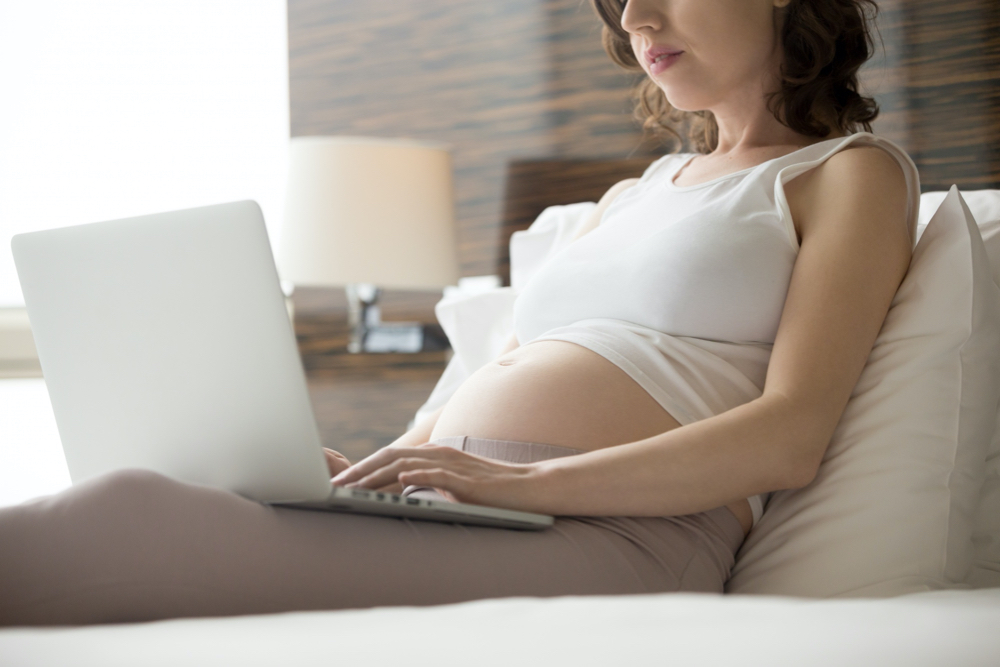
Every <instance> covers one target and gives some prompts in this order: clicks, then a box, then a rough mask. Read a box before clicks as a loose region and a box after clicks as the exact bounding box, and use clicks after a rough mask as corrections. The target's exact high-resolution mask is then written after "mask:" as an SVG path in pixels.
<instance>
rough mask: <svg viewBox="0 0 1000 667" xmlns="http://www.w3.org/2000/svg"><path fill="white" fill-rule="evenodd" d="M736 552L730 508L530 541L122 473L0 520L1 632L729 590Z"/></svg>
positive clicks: (563, 526) (571, 527)
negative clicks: (270, 502) (264, 501)
mask: <svg viewBox="0 0 1000 667" xmlns="http://www.w3.org/2000/svg"><path fill="white" fill-rule="evenodd" d="M727 522H728V523H727ZM737 533H739V534H738V537H737ZM740 541H742V531H740V529H739V524H738V522H737V521H736V519H735V518H734V517H732V515H731V513H728V512H726V511H725V510H724V509H722V508H720V509H719V510H713V511H712V512H706V513H703V514H698V515H692V516H690V517H675V518H671V519H629V518H607V519H601V518H581V519H559V520H557V522H556V525H555V526H554V527H553V528H551V529H549V530H545V531H540V532H521V531H515V530H505V529H497V528H483V527H474V526H460V525H453V524H442V523H432V522H426V521H409V520H405V519H394V518H384V517H376V516H367V515H356V514H340V513H333V512H316V511H307V510H297V509H289V508H275V507H269V506H266V505H261V504H259V503H256V502H252V501H249V500H246V499H244V498H241V497H239V496H237V495H234V494H231V493H228V492H225V491H219V490H215V489H210V488H206V487H200V486H193V485H189V484H184V483H181V482H177V481H174V480H171V479H169V478H166V477H163V476H161V475H158V474H156V473H152V472H145V471H138V470H126V471H120V472H116V473H111V474H109V475H105V476H103V477H100V478H97V479H94V480H91V481H89V482H87V483H84V484H80V485H78V486H75V487H73V488H71V489H69V490H67V491H65V492H63V493H61V494H58V495H56V496H52V497H50V498H45V499H41V500H38V501H35V502H32V503H27V504H24V505H19V506H15V507H9V508H4V509H2V510H0V625H12V624H16V625H31V624H83V623H107V622H124V621H145V620H153V619H161V618H172V617H179V616H217V615H233V614H252V613H266V612H279V611H290V610H306V609H341V608H357V607H372V606H382V605H429V604H441V603H448V602H458V601H463V600H472V599H479V598H489V597H504V596H515V595H532V596H553V595H590V594H622V593H650V592H664V591H674V590H705V591H717V592H721V591H722V584H723V583H724V581H725V579H726V577H728V574H729V569H730V568H731V566H732V553H734V552H735V550H736V548H738V546H739V542H740ZM734 545H735V546H734Z"/></svg>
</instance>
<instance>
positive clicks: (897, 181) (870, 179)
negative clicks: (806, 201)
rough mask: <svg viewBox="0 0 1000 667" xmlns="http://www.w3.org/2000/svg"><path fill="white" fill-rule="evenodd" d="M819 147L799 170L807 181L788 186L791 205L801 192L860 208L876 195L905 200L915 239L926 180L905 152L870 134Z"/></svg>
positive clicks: (839, 140)
mask: <svg viewBox="0 0 1000 667" xmlns="http://www.w3.org/2000/svg"><path fill="white" fill-rule="evenodd" d="M814 147H816V148H818V149H819V150H817V151H816V152H815V153H814V154H813V155H811V156H809V157H810V158H811V159H809V160H806V161H804V163H802V164H801V165H797V167H798V168H796V169H795V171H800V170H801V172H800V173H801V177H799V178H795V180H792V181H791V182H788V183H787V185H786V186H785V187H786V194H787V195H789V204H791V203H792V202H791V200H792V199H793V198H795V197H794V191H795V190H798V191H810V192H812V193H814V194H816V195H819V194H825V197H823V198H824V199H828V200H837V201H840V202H842V203H843V204H844V205H854V206H859V207H863V206H865V205H866V203H872V202H868V201H866V198H868V199H871V198H872V197H874V196H876V194H878V196H880V197H888V196H890V195H892V196H894V197H896V198H897V199H899V200H901V201H903V202H905V208H906V213H905V215H906V220H907V227H908V229H909V230H910V234H911V237H915V234H916V218H917V211H918V209H919V203H920V177H919V174H918V172H917V168H916V165H915V164H914V163H913V160H912V159H911V158H910V156H909V155H908V154H907V153H906V151H905V150H903V149H902V148H901V147H900V146H898V145H897V144H896V143H895V142H893V141H891V140H889V139H886V138H884V137H879V136H876V135H874V134H871V133H870V132H857V133H855V134H849V135H846V136H843V137H837V138H835V139H830V140H827V141H823V142H819V143H818V144H814ZM816 153H818V154H816ZM793 173H794V172H793ZM782 180H786V181H787V180H788V179H782ZM810 198H811V197H810Z"/></svg>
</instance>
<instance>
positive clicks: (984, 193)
mask: <svg viewBox="0 0 1000 667" xmlns="http://www.w3.org/2000/svg"><path fill="white" fill-rule="evenodd" d="M947 194H948V193H947V192H946V191H943V190H941V191H937V192H925V193H924V194H922V195H920V212H919V215H918V218H917V224H918V225H926V224H927V221H928V220H930V219H931V216H932V215H934V211H936V210H937V208H938V206H940V205H941V202H942V201H944V198H945V196H946V195H947ZM962 199H964V200H965V203H966V204H967V205H968V207H969V210H970V211H972V217H973V218H975V219H976V222H977V223H979V226H980V228H981V227H982V226H983V223H985V222H987V221H988V220H996V219H997V218H1000V190H962Z"/></svg>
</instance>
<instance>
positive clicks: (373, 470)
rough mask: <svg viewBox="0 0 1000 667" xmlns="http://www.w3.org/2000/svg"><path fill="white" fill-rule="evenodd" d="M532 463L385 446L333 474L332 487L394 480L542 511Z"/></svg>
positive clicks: (464, 499) (467, 499) (427, 447)
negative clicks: (516, 462)
mask: <svg viewBox="0 0 1000 667" xmlns="http://www.w3.org/2000/svg"><path fill="white" fill-rule="evenodd" d="M538 473H539V468H538V466H537V465H535V464H513V463H503V462H500V461H494V460H493V459H487V458H483V457H481V456H475V455H474V454H468V453H466V452H463V451H459V450H457V449H454V448H452V447H445V446H441V445H433V444H430V443H427V444H423V445H418V446H416V447H385V448H383V449H381V450H379V451H377V452H375V453H374V454H372V455H371V456H369V457H368V458H366V459H364V460H363V461H360V462H358V463H356V464H355V465H353V466H351V467H349V468H347V469H346V470H343V471H342V472H340V473H339V474H338V475H336V476H335V477H334V478H333V483H334V484H336V485H338V486H346V487H348V488H351V487H362V488H366V489H379V488H383V487H385V486H387V485H390V484H393V483H395V482H398V483H399V484H401V485H403V486H409V485H411V484H413V485H416V486H428V487H432V488H434V489H435V490H437V491H438V492H439V493H440V494H441V495H443V496H444V497H445V498H448V499H449V500H452V501H455V502H460V503H475V504H477V505H489V506H492V507H503V508H506V509H517V510H524V511H528V512H539V511H541V512H544V511H545V509H544V507H543V505H544V499H543V498H542V493H541V491H542V490H543V489H542V488H541V485H540V484H539V479H538Z"/></svg>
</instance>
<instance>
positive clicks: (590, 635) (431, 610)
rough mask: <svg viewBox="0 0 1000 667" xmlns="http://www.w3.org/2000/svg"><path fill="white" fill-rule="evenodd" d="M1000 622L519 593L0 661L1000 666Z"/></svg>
mask: <svg viewBox="0 0 1000 667" xmlns="http://www.w3.org/2000/svg"><path fill="white" fill-rule="evenodd" d="M998 631H1000V589H987V590H977V591H938V592H933V593H920V594H916V595H908V596H904V597H898V598H892V599H879V600H875V599H870V600H857V599H856V600H823V601H817V600H800V599H793V598H779V597H756V596H717V595H694V594H683V595H681V594H677V595H643V596H615V597H591V598H583V597H567V598H556V599H549V600H538V599H529V598H510V599H504V600H485V601H480V602H471V603H466V604H457V605H446V606H441V607H426V608H412V607H411V608H381V609H372V610H362V611H339V612H309V613H294V614H274V615H267V616H243V617H236V618H221V619H201V620H174V621H163V622H157V623H141V624H134V625H109V626H98V627H92V628H63V629H8V630H0V664H2V665H18V666H24V667H27V666H31V665H60V666H62V665H78V666H81V667H82V666H84V665H95V666H96V665H100V666H102V667H110V666H114V665H129V666H134V665H170V666H171V667H174V666H180V665H241V666H253V665H296V666H311V665H317V666H319V665H322V666H324V667H326V666H328V665H334V664H343V663H344V662H346V661H348V660H350V661H351V662H356V663H357V664H365V663H368V664H374V665H407V666H411V665H505V666H510V665H526V664H527V665H546V666H551V667H559V666H561V665H573V666H574V667H575V666H579V665H602V666H604V665H608V666H614V665H630V666H631V665H667V664H677V665H734V666H737V667H742V666H744V665H797V666H798V665H838V666H839V665H852V666H853V665H879V666H883V665H906V666H915V665H963V666H965V665H998V664H1000V632H998ZM362 661H363V662H362Z"/></svg>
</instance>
